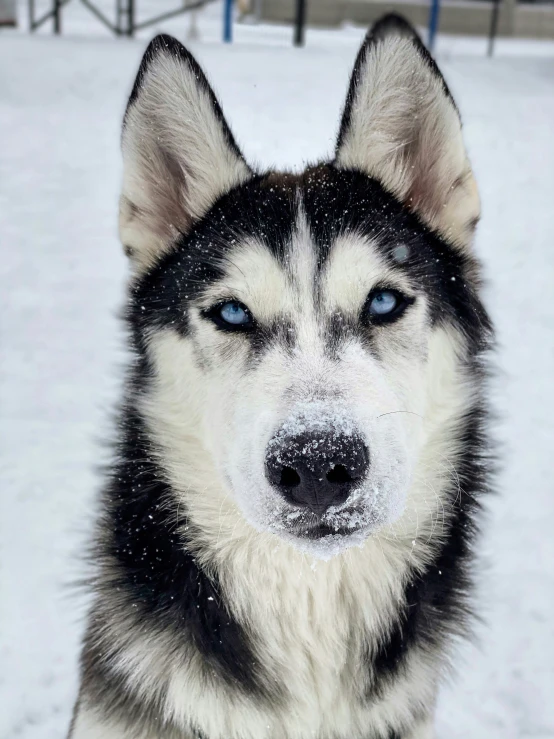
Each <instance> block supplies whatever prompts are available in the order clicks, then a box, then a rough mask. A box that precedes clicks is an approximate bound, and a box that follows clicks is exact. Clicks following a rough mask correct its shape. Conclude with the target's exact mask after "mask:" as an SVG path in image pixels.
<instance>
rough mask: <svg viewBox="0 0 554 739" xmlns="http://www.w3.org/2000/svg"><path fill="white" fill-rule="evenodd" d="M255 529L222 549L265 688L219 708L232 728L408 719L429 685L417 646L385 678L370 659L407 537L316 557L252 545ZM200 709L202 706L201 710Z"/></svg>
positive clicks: (358, 727) (300, 732)
mask: <svg viewBox="0 0 554 739" xmlns="http://www.w3.org/2000/svg"><path fill="white" fill-rule="evenodd" d="M255 538H256V537H252V539H251V540H250V541H249V542H247V543H246V542H244V541H243V542H242V547H240V546H239V547H237V550H236V551H235V552H234V553H233V554H231V552H230V551H226V552H225V554H224V555H223V556H222V561H225V563H226V565H225V567H224V568H222V571H221V575H220V577H221V584H222V589H223V593H224V596H225V599H226V600H227V602H228V604H229V608H230V610H231V612H232V614H233V616H234V618H236V619H237V620H238V621H239V622H240V623H241V624H242V625H243V626H244V628H245V631H246V633H247V634H248V637H249V640H250V642H251V646H252V649H253V654H254V656H255V658H256V660H257V662H258V663H259V665H261V671H260V672H259V679H260V683H261V685H260V687H261V689H262V691H263V692H265V695H266V696H267V698H266V699H264V698H260V699H257V700H253V701H251V700H246V701H245V702H242V700H241V699H240V698H238V699H237V697H236V695H235V696H234V697H233V698H232V699H231V700H230V701H229V703H228V711H227V712H226V713H225V714H222V713H221V712H220V715H221V716H223V715H225V719H224V720H225V721H226V722H227V727H228V729H230V728H232V727H233V725H234V721H235V718H236V720H237V722H240V724H239V723H237V731H238V733H239V734H240V732H241V730H242V731H244V729H245V726H248V727H249V731H250V732H251V734H250V733H249V734H248V737H249V739H250V737H252V739H261V738H262V737H263V738H264V739H283V737H287V739H289V738H290V739H306V737H315V738H316V739H337V738H341V737H349V739H368V734H367V732H368V727H369V726H371V727H372V728H373V731H376V732H379V733H375V734H372V735H371V737H372V739H373V736H375V737H379V739H381V737H383V739H388V737H389V731H390V726H395V725H396V726H397V725H398V724H399V723H400V724H402V723H403V722H404V721H410V720H411V718H412V716H413V708H414V706H417V705H418V704H420V705H425V704H426V702H427V701H428V700H429V696H430V695H432V694H433V691H434V688H435V680H434V678H433V677H432V675H431V670H429V672H428V671H427V669H426V667H425V663H424V662H422V661H421V659H420V656H419V653H418V651H417V649H413V650H412V651H411V652H410V655H409V657H408V659H406V661H405V664H404V668H403V670H402V674H401V676H399V677H397V678H396V680H394V681H391V682H390V684H388V683H387V682H386V681H383V679H382V678H383V676H382V674H377V671H376V670H375V667H374V660H375V657H376V655H377V653H378V652H379V651H380V648H381V645H382V643H383V642H386V641H387V639H388V637H389V632H390V628H391V625H392V624H394V623H395V621H396V618H397V615H398V612H399V610H400V608H401V606H402V605H403V603H404V593H403V590H404V586H405V580H406V576H407V573H408V569H409V568H410V566H411V565H414V564H415V563H416V561H417V559H416V557H415V556H414V555H413V552H411V550H410V548H409V546H411V542H402V541H401V540H397V541H390V542H386V541H385V542H381V544H379V545H377V544H376V543H375V542H371V541H369V542H367V543H366V546H365V547H364V548H363V549H354V550H352V551H350V552H348V553H347V554H346V555H345V556H344V557H339V558H334V559H332V560H331V561H329V562H317V563H314V562H313V560H312V559H311V558H306V557H305V556H303V555H302V554H301V553H299V552H296V551H294V550H292V548H290V547H288V546H287V545H283V544H280V543H277V544H274V545H273V546H272V547H270V548H268V547H267V546H260V544H261V542H258V546H256V544H255ZM429 666H430V665H429ZM434 669H436V664H435V665H434ZM183 689H184V690H186V687H185V684H184V683H183ZM408 694H409V695H410V699H409V700H406V696H407V695H408ZM175 699H176V700H179V696H178V694H175ZM218 699H219V701H221V691H220V690H219V691H218ZM237 707H238V708H237ZM207 710H208V709H207ZM404 713H406V715H403V714H404ZM202 714H204V711H203V709H202V708H200V713H199V718H200V719H201V720H202V717H201V716H202ZM246 715H248V716H249V718H248V721H246V722H245V721H244V718H245V716H246ZM208 723H209V724H211V720H210V721H209V722H208ZM212 726H213V725H212ZM239 726H240V728H239ZM213 730H215V731H214V733H215V734H218V733H219V732H218V730H217V729H216V727H215V726H213ZM241 735H242V734H241ZM245 736H246V735H245Z"/></svg>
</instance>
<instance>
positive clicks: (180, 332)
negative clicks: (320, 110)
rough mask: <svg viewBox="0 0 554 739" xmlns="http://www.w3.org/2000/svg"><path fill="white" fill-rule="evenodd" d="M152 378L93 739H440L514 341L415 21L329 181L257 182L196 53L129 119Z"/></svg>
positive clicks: (119, 474) (143, 369) (121, 516)
mask: <svg viewBox="0 0 554 739" xmlns="http://www.w3.org/2000/svg"><path fill="white" fill-rule="evenodd" d="M123 158H124V177H123V190H122V195H121V210H120V232H121V239H122V243H123V245H124V247H125V249H126V252H127V253H128V255H129V258H130V262H131V265H132V272H133V275H132V279H131V282H130V287H129V296H128V306H127V314H126V318H127V325H128V328H129V335H130V344H131V348H132V350H133V356H134V360H133V363H132V366H131V367H130V369H129V373H128V379H127V384H126V391H125V398H124V401H123V404H122V407H121V412H120V421H119V426H118V441H117V445H116V448H115V455H114V461H113V463H112V465H111V470H110V472H109V475H108V479H107V482H106V485H105V490H104V494H103V498H102V504H101V516H100V521H99V526H98V531H97V536H96V540H95V548H94V558H95V563H96V568H97V571H96V577H95V580H94V601H93V604H92V607H91V612H90V616H89V622H88V629H87V632H86V636H85V640H84V647H83V653H82V682H81V688H80V693H79V698H78V702H77V706H76V709H75V714H74V719H73V723H72V728H71V731H70V737H71V738H72V739H193V738H194V739H198V738H201V739H429V738H430V737H432V736H433V728H432V727H433V711H434V705H435V701H436V695H437V690H438V686H439V683H440V681H441V676H442V675H443V674H444V672H445V670H446V669H447V667H448V664H449V655H450V654H451V651H452V649H451V647H452V644H453V642H454V641H455V638H456V637H457V636H459V635H460V634H462V635H463V634H464V633H465V631H466V627H467V623H468V618H469V617H470V615H471V604H470V595H471V565H472V551H473V550H474V548H475V547H474V538H475V533H476V518H477V517H478V515H477V514H478V512H479V507H480V504H479V499H480V496H481V494H482V493H483V492H485V491H486V490H487V488H488V478H489V465H488V459H487V450H488V446H489V445H488V442H487V438H486V428H485V423H486V402H485V389H484V387H485V380H486V375H487V372H486V369H487V366H486V361H485V360H486V355H487V353H488V349H489V347H490V345H491V341H492V331H491V324H490V321H489V318H488V316H487V313H486V311H485V309H484V308H483V305H482V303H481V300H480V297H479V294H480V289H481V288H480V276H479V273H480V270H479V264H478V262H477V260H476V258H475V255H474V253H473V249H472V241H473V235H474V230H475V226H476V224H477V221H478V218H479V197H478V193H477V188H476V185H475V182H474V178H473V174H472V170H471V167H470V164H469V161H468V157H467V154H466V151H465V148H464V144H463V140H462V130H461V123H460V116H459V113H458V110H457V108H456V105H455V103H454V101H453V99H452V96H451V94H450V91H449V89H448V87H447V85H446V83H445V81H444V79H443V78H442V76H441V74H440V72H439V70H438V69H437V66H436V65H435V63H434V61H433V60H432V58H431V57H430V56H429V54H428V53H427V51H426V50H425V47H424V46H423V44H422V43H421V41H420V40H419V38H418V37H417V35H416V33H415V32H414V31H413V29H412V28H411V27H410V26H409V25H408V24H407V23H406V22H405V21H403V20H402V19H401V18H398V17H397V16H387V17H385V18H384V19H383V20H381V21H380V22H378V23H377V24H376V25H375V26H374V27H373V28H372V30H371V31H370V32H369V33H368V35H367V37H366V39H365V41H364V43H363V45H362V47H361V50H360V52H359V54H358V57H357V59H356V63H355V66H354V71H353V74H352V79H351V82H350V88H349V90H348V94H347V98H346V104H345V107H344V112H343V115H342V122H341V124H340V130H339V134H338V141H337V145H336V151H335V155H334V158H333V160H332V161H329V162H327V163H323V164H319V165H317V166H313V167H309V168H308V169H306V170H305V171H304V172H303V173H302V174H290V173H288V174H287V173H285V174H284V173H278V172H273V171H270V172H265V173H260V172H257V171H255V170H254V169H252V167H250V166H249V165H248V164H247V163H246V161H245V160H244V158H243V157H242V155H241V152H240V150H239V148H238V146H237V144H236V142H235V139H234V138H233V135H232V134H231V132H230V130H229V128H228V126H227V124H226V123H225V120H224V117H223V114H222V111H221V108H220V106H219V104H218V102H217V100H216V98H215V96H214V93H213V92H212V90H211V88H210V87H209V85H208V82H207V81H206V78H205V77H204V75H203V73H202V71H201V69H200V68H199V66H198V64H197V63H196V61H195V60H194V59H193V57H192V56H191V55H190V54H189V52H188V51H186V49H184V48H183V47H182V46H181V45H180V44H179V42H177V41H176V40H174V39H172V38H170V37H168V36H158V37H157V38H156V39H154V41H152V43H151V44H150V46H149V47H148V49H147V51H146V53H145V56H144V59H143V61H142V64H141V66H140V69H139V72H138V77H137V79H136V82H135V85H134V88H133V90H132V93H131V97H130V100H129V104H128V107H127V111H126V114H125V120H124V124H123Z"/></svg>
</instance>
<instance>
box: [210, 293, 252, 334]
mask: <svg viewBox="0 0 554 739" xmlns="http://www.w3.org/2000/svg"><path fill="white" fill-rule="evenodd" d="M204 316H205V317H206V318H209V319H210V320H211V321H213V322H214V323H215V325H216V326H217V327H218V328H222V329H224V330H225V331H247V330H250V329H251V328H253V327H254V320H253V318H252V315H251V314H250V311H249V310H248V308H247V307H246V306H245V305H243V304H242V303H239V302H238V300H227V301H225V302H224V303H218V304H217V305H214V306H213V308H210V309H209V310H207V311H204Z"/></svg>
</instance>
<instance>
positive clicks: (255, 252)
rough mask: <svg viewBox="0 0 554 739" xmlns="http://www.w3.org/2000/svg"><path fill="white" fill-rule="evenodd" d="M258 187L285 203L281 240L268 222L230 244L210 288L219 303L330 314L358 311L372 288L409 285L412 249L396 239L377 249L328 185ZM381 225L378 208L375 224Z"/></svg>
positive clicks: (297, 180) (373, 237) (291, 180)
mask: <svg viewBox="0 0 554 739" xmlns="http://www.w3.org/2000/svg"><path fill="white" fill-rule="evenodd" d="M264 184H265V188H267V189H268V191H269V195H270V197H271V198H275V199H276V200H281V199H287V200H289V202H290V204H291V207H290V210H289V214H288V223H286V224H284V223H283V222H282V220H281V221H279V224H278V229H279V233H275V232H274V231H272V227H273V228H275V226H274V224H271V223H269V224H263V232H262V233H260V231H259V229H258V231H257V230H256V229H253V230H252V232H250V233H248V232H247V233H244V234H242V236H237V238H235V239H233V244H232V245H231V247H230V248H229V249H228V250H227V251H226V252H225V253H224V255H223V259H222V266H223V274H222V276H221V280H220V281H218V283H217V284H216V285H214V289H215V290H216V291H220V292H221V296H222V297H223V296H224V295H232V296H233V297H235V298H236V299H238V300H241V301H243V302H245V303H247V304H249V305H250V307H252V308H256V309H257V310H259V311H262V312H263V313H266V314H268V316H267V317H270V314H272V313H275V312H283V311H285V312H288V313H291V312H293V311H294V309H296V310H297V311H298V310H300V311H302V310H305V309H306V307H307V306H308V305H315V304H317V307H319V308H320V309H321V308H324V309H328V310H330V311H333V310H335V309H339V310H349V309H355V310H359V307H360V303H363V301H364V299H365V298H366V297H367V294H368V291H369V290H370V289H371V288H372V287H373V286H374V285H377V284H383V283H386V284H390V285H392V286H396V287H399V288H402V287H406V286H407V284H408V280H407V276H406V273H405V270H404V269H403V268H402V267H403V266H404V265H405V263H406V261H407V259H408V257H409V254H410V246H409V245H408V244H406V243H404V241H403V240H402V238H401V237H400V238H399V239H395V240H394V243H393V241H392V239H391V238H390V234H389V238H388V241H386V243H383V241H384V240H386V235H385V236H383V234H382V233H381V234H379V233H373V234H372V233H367V231H366V232H364V229H361V228H357V227H356V226H355V225H354V224H351V222H350V221H351V219H348V218H347V216H348V213H345V208H344V203H342V202H340V199H339V198H338V197H337V193H335V192H333V189H334V188H333V187H332V184H333V183H331V182H329V181H328V180H327V179H326V178H323V179H322V178H318V179H316V180H314V179H312V180H311V181H308V183H306V177H305V176H304V177H301V176H298V177H293V176H283V177H281V178H277V177H275V176H274V177H272V178H271V179H270V180H269V182H268V183H264ZM337 201H339V202H337ZM370 209H371V204H370V203H366V212H365V214H364V215H365V225H368V223H369V224H370V225H371V212H370ZM380 218H382V209H381V212H379V213H377V214H376V218H375V221H376V222H377V223H379V220H380ZM369 230H370V231H371V229H369ZM375 231H376V232H379V231H381V232H382V231H383V229H382V227H378V228H376V229H375ZM283 232H286V236H285V238H283ZM276 244H277V245H278V246H277V248H276Z"/></svg>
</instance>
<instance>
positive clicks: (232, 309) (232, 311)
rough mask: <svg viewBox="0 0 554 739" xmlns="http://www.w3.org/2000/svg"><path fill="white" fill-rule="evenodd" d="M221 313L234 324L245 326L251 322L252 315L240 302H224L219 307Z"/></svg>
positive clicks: (228, 321)
mask: <svg viewBox="0 0 554 739" xmlns="http://www.w3.org/2000/svg"><path fill="white" fill-rule="evenodd" d="M219 315H220V316H221V318H222V319H223V320H224V321H226V322H227V323H230V324H232V325H233V326H244V324H245V323H250V316H249V315H248V313H247V312H246V310H245V309H244V308H243V307H242V305H241V304H240V303H236V302H232V303H223V305H222V306H221V307H220V309H219Z"/></svg>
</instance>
